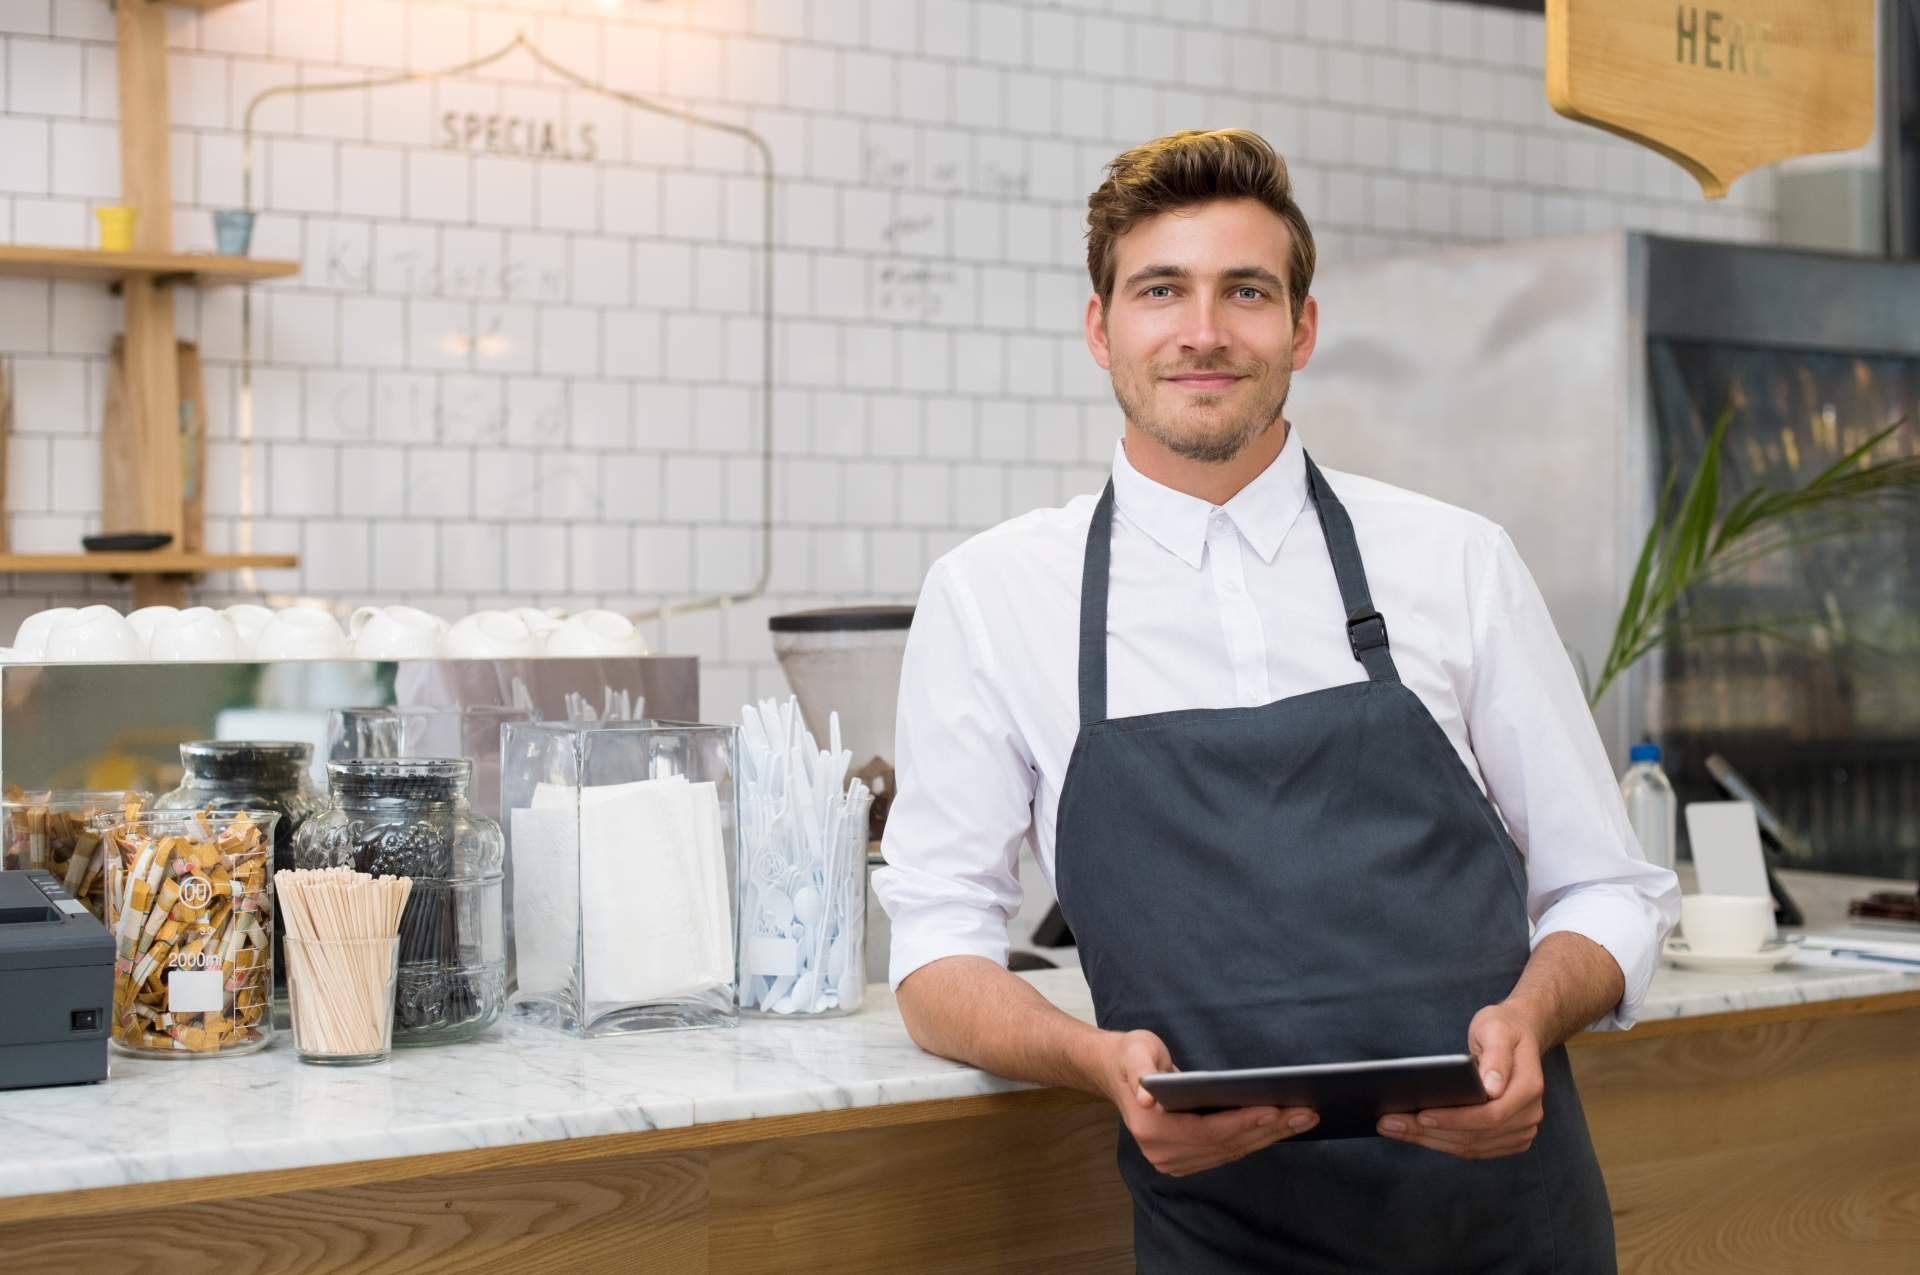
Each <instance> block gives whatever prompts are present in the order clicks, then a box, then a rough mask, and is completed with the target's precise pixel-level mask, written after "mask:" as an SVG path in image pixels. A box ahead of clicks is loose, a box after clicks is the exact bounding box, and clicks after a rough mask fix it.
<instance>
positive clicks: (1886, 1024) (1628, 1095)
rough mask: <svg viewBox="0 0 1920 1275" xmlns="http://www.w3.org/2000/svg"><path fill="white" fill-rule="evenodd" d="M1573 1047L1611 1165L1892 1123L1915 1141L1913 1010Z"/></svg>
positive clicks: (1917, 1044)
mask: <svg viewBox="0 0 1920 1275" xmlns="http://www.w3.org/2000/svg"><path fill="white" fill-rule="evenodd" d="M1571 1052H1572V1059H1573V1068H1574V1075H1575V1077H1576V1078H1577V1080H1578V1081H1579V1085H1580V1096H1581V1101H1582V1103H1583V1104H1584V1106H1585V1107H1586V1111H1587V1123H1588V1124H1589V1125H1590V1126H1591V1127H1592V1129H1593V1138H1594V1146H1595V1149H1596V1150H1597V1151H1598V1152H1599V1155H1600V1160H1601V1163H1602V1164H1603V1165H1606V1166H1608V1167H1609V1168H1612V1167H1617V1166H1625V1165H1630V1164H1635V1163H1640V1162H1645V1161H1660V1160H1667V1159H1672V1158H1676V1157H1683V1156H1691V1155H1698V1154H1702V1153H1709V1152H1714V1151H1719V1150H1723V1149H1727V1148H1732V1147H1746V1148H1749V1149H1750V1150H1759V1149H1761V1148H1765V1147H1767V1146H1768V1145H1769V1144H1772V1143H1787V1142H1793V1141H1796V1140H1800V1139H1806V1138H1814V1137H1820V1136H1829V1137H1846V1136H1847V1135H1848V1134H1849V1133H1850V1132H1866V1131H1870V1130H1874V1129H1879V1128H1886V1127H1894V1126H1902V1127H1906V1128H1908V1129H1910V1130H1911V1131H1912V1133H1913V1136H1914V1137H1915V1140H1916V1146H1920V1105H1917V1104H1915V1103H1914V1101H1913V1095H1914V1084H1915V1079H1916V1075H1917V1074H1920V1010H1902V1011H1898V1012H1895V1013H1889V1014H1867V1015H1860V1016H1857V1017H1851V1018H1828V1019H1821V1020H1816V1021H1811V1022H1807V1021H1802V1022H1785V1023H1771V1024H1765V1025H1761V1026H1757V1027H1741V1028H1735V1029H1733V1030H1730V1031H1725V1032H1716V1033H1711V1034H1707V1035H1691V1036H1674V1037H1668V1038H1666V1039H1656V1040H1648V1041H1643V1042H1641V1044H1640V1046H1639V1047H1638V1048H1635V1049H1617V1048H1603V1049H1581V1048H1575V1049H1574V1050H1572V1051H1571ZM1769 1153H1770V1154H1771V1152H1769Z"/></svg>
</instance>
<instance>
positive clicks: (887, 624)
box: [767, 606, 913, 633]
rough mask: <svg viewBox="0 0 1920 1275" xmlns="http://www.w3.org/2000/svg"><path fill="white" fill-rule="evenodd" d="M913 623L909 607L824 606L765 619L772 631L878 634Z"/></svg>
mask: <svg viewBox="0 0 1920 1275" xmlns="http://www.w3.org/2000/svg"><path fill="white" fill-rule="evenodd" d="M912 626H913V608H912V607H910V606H875V607H827V608H824V609H822V610H819V611H790V612H788V613H787V614H786V615H776V616H773V617H772V618H770V619H769V620H768V621H767V628H768V630H769V631H770V632H774V633H878V632H886V631H889V630H892V631H901V630H905V629H908V628H911V627H912Z"/></svg>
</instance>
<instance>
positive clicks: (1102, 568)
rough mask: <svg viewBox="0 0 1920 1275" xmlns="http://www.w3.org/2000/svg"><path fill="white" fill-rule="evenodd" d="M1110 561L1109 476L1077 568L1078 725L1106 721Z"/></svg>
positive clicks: (1111, 520) (1110, 483)
mask: <svg viewBox="0 0 1920 1275" xmlns="http://www.w3.org/2000/svg"><path fill="white" fill-rule="evenodd" d="M1112 560H1113V479H1111V478H1109V479H1107V489H1106V490H1105V491H1103V492H1101V493H1100V503H1099V504H1097V505H1095V506H1094V507H1093V524H1092V525H1091V526H1089V527H1088V528H1087V556H1086V559H1085V561H1084V563H1083V564H1082V565H1081V568H1080V724H1081V725H1082V726H1091V725H1093V724H1094V723H1095V722H1104V721H1106V720H1107V575H1108V572H1107V567H1108V566H1109V565H1110V563H1111V562H1112Z"/></svg>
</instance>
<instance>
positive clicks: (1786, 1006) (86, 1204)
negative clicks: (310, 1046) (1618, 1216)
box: [0, 970, 1920, 1222]
mask: <svg viewBox="0 0 1920 1275" xmlns="http://www.w3.org/2000/svg"><path fill="white" fill-rule="evenodd" d="M1045 973H1046V974H1048V975H1051V976H1052V978H1051V979H1049V978H1045V977H1041V978H1030V981H1033V982H1035V983H1037V984H1040V985H1041V990H1042V991H1043V994H1047V993H1048V992H1049V988H1051V993H1050V999H1055V1000H1056V1001H1059V1000H1060V999H1061V998H1062V996H1063V995H1064V996H1065V998H1066V999H1067V1000H1069V1001H1071V1000H1073V999H1074V995H1073V985H1077V988H1078V991H1079V993H1080V994H1081V995H1084V986H1085V985H1084V983H1081V982H1080V981H1079V979H1078V978H1077V975H1078V971H1077V970H1075V971H1072V973H1071V975H1069V974H1068V972H1067V971H1064V970H1062V971H1046V972H1045ZM1056 984H1057V986H1055V985H1056ZM883 999H884V998H883ZM1729 1000H1739V1001H1740V1002H1742V1003H1741V1004H1738V1005H1734V1004H1728V1005H1727V1007H1726V1008H1725V1009H1719V1008H1704V1012H1702V1011H1703V1003H1705V1004H1706V1005H1711V1004H1712V1003H1713V1002H1715V1001H1729ZM1756 1000H1757V1001H1759V1002H1760V1003H1759V1004H1757V1005H1756V1004H1754V1003H1753V1002H1754V1001H1756ZM1651 1008H1652V1016H1651V1017H1647V1018H1643V1019H1642V1020H1641V1021H1640V1023H1639V1024H1638V1025H1637V1026H1635V1027H1634V1028H1633V1029H1632V1030H1631V1031H1626V1032H1608V1031H1595V1032H1585V1033H1582V1034H1581V1035H1579V1036H1577V1037H1575V1038H1574V1040H1573V1041H1572V1042H1571V1044H1572V1046H1573V1047H1574V1048H1575V1049H1577V1050H1585V1049H1590V1048H1603V1049H1614V1048H1619V1047H1621V1046H1624V1045H1627V1044H1630V1043H1631V1042H1633V1041H1635V1040H1645V1039H1648V1038H1657V1037H1663V1036H1669V1035H1675V1034H1684V1033H1693V1032H1708V1031H1723V1030H1729V1029H1737V1028H1741V1027H1746V1026H1757V1025H1761V1024H1765V1023H1777V1022H1785V1021H1796V1020H1801V1021H1814V1020H1819V1019H1823V1018H1835V1017H1848V1016H1854V1015H1860V1014H1871V1013H1884V1012H1896V1011H1901V1010H1906V1009H1912V1008H1920V980H1916V979H1914V978H1912V977H1909V976H1902V975H1898V974H1889V973H1882V972H1879V971H1874V972H1871V973H1861V974H1858V975H1849V976H1845V977H1835V976H1833V975H1831V974H1828V975H1827V976H1826V977H1824V978H1821V979H1818V980H1811V981H1801V980H1794V982H1793V984H1791V985H1785V986H1781V985H1774V986H1765V985H1761V986H1751V987H1748V986H1743V987H1740V988H1739V989H1738V991H1737V992H1736V993H1733V994H1729V993H1728V992H1726V991H1724V990H1719V989H1715V988H1712V987H1709V986H1706V985H1701V986H1697V987H1695V986H1684V985H1683V986H1681V987H1677V988H1673V989H1671V991H1670V993H1669V995H1667V996H1664V997H1662V998H1661V1003H1660V1004H1658V1005H1656V1006H1654V1007H1651ZM889 1009H890V1006H888V1007H887V1008H885V1009H883V1008H882V1007H881V1005H880V1004H876V1005H874V1006H872V1007H870V1010H869V1011H868V1012H869V1013H873V1012H879V1013H882V1014H884V1013H886V1012H888V1010H889ZM1070 1012H1076V1011H1074V1010H1072V1009H1070ZM841 1021H846V1022H856V1021H858V1018H857V1017H856V1018H855V1019H848V1020H841ZM948 1067H950V1068H951V1069H950V1070H942V1071H939V1072H936V1073H929V1074H920V1075H912V1076H902V1077H900V1078H898V1079H897V1080H896V1079H892V1078H889V1077H868V1078H866V1079H864V1080H861V1081H859V1082H855V1083H842V1084H832V1085H823V1086H818V1087H810V1088H808V1089H807V1090H806V1091H805V1092H802V1091H800V1090H794V1091H791V1092H781V1093H779V1094H740V1095H724V1096H708V1097H701V1098H690V1099H682V1100H680V1101H678V1102H668V1101H657V1102H653V1103H651V1104H646V1105H645V1106H646V1107H650V1108H651V1109H650V1110H649V1109H644V1108H643V1107H636V1108H634V1109H633V1110H625V1109H623V1108H622V1107H621V1106H620V1105H619V1104H617V1103H615V1104H611V1105H609V1107H608V1108H607V1112H606V1114H607V1115H609V1116H611V1117H612V1120H611V1121H609V1122H608V1123H611V1124H612V1125H613V1126H614V1127H612V1128H608V1127H606V1124H602V1126H601V1127H600V1128H599V1129H597V1130H595V1131H593V1132H583V1133H577V1134H576V1133H573V1132H570V1131H569V1130H568V1128H567V1127H566V1125H567V1122H568V1118H569V1117H568V1115H567V1114H564V1113H557V1112H556V1113H551V1114H541V1113H538V1112H520V1113H515V1114H513V1115H510V1116H509V1115H498V1114H496V1115H493V1116H490V1117H487V1118H484V1119H477V1120H473V1121H470V1122H466V1123H464V1124H459V1125H445V1124H443V1125H436V1126H431V1127H424V1128H414V1129H408V1130H404V1131H400V1132H394V1131H389V1130H384V1129H381V1130H366V1131H360V1132H357V1133H354V1134H352V1135H349V1136H339V1135H338V1133H336V1135H335V1136H333V1137H330V1138H321V1139H317V1140H314V1141H309V1140H307V1139H305V1138H302V1137H283V1138H280V1139H279V1140H277V1141H275V1142H272V1143H268V1144H264V1145H258V1144H257V1145H256V1146H255V1147H254V1148H252V1152H251V1154H250V1157H249V1159H250V1161H251V1163H250V1164H249V1167H248V1168H247V1170H245V1171H243V1172H237V1173H229V1174H224V1175H214V1176H185V1175H183V1174H182V1173H181V1172H180V1169H181V1167H182V1162H181V1160H180V1159H179V1158H178V1157H177V1156H175V1155H173V1154H170V1153H168V1152H166V1151H156V1152H152V1153H134V1154H120V1155H115V1156H113V1157H112V1163H111V1165H110V1167H106V1172H104V1173H102V1172H100V1170H99V1169H98V1168H96V1169H95V1170H94V1171H93V1172H92V1173H89V1174H86V1175H75V1176H95V1175H96V1174H97V1175H98V1176H108V1175H112V1176H117V1177H118V1178H119V1179H120V1180H119V1181H108V1182H102V1183H100V1184H99V1185H93V1186H73V1187H69V1188H65V1189H60V1190H54V1191H46V1192H38V1193H34V1192H23V1191H21V1190H20V1189H19V1188H20V1187H21V1186H23V1185H27V1182H26V1181H24V1180H23V1178H21V1177H14V1178H13V1179H12V1180H11V1181H5V1180H0V1222H7V1221H19V1220H25V1219H31V1218H36V1217H56V1216H83V1215H87V1214H96V1213H100V1212H104V1211H107V1210H111V1209H123V1208H134V1207H147V1208H151V1207H158V1206H162V1205H165V1204H171V1203H184V1202H190V1201H194V1200H208V1199H223V1198H225V1199H231V1198H240V1197H246V1196H260V1195H272V1194H281V1193H285V1192H292V1191H300V1190H321V1189H328V1188H338V1187H341V1186H345V1185H349V1184H352V1183H365V1182H372V1181H397V1180H404V1179H408V1178H416V1177H422V1176H430V1175H435V1174H441V1173H459V1172H466V1171H473V1170H478V1169H482V1168H490V1167H503V1166H508V1165H514V1164H537V1163H559V1162H565V1161H574V1160H588V1159H599V1158H606V1157H612V1156H621V1155H634V1154H646V1153H651V1152H672V1151H678V1150H692V1149H698V1148H701V1147H713V1146H724V1145H729V1144H737V1143H740V1142H747V1141H763V1140H769V1139H779V1138H787V1137H796V1136H805V1135H813V1134H821V1133H830V1132H836V1131H842V1130H859V1129H871V1128H881V1127H887V1126H894V1125H904V1124H913V1123H922V1122H928V1121H935V1120H945V1119H955V1118H965V1117H970V1116H979V1115H989V1114H994V1113H996V1112H1001V1111H1011V1110H1020V1109H1034V1104H1039V1105H1040V1106H1049V1105H1052V1106H1058V1105H1071V1104H1079V1103H1086V1102H1094V1101H1098V1100H1097V1099H1093V1098H1090V1097H1088V1096H1086V1095H1082V1094H1078V1093H1073V1092H1070V1091H1066V1090H1060V1089H1048V1088H1039V1087H1035V1086H1030V1085H1026V1084H1022V1083H1020V1082H1016V1081H1010V1080H1006V1079H1003V1078H1001V1077H998V1076H993V1075H990V1074H988V1073H985V1072H982V1071H979V1070H977V1069H973V1068H964V1067H958V1066H954V1065H952V1064H948ZM4 1098H5V1095H3V1094H0V1125H4V1124H5V1115H6V1109H5V1102H4ZM823 1100H824V1101H825V1103H826V1105H825V1106H822V1105H821V1103H822V1101H823ZM622 1124H631V1125H632V1126H633V1127H625V1128H623V1127H620V1126H621V1125H622ZM450 1143H451V1144H453V1145H449V1144H450ZM21 1167H25V1168H29V1169H30V1167H31V1166H21ZM194 1167H199V1166H198V1163H195V1164H194ZM9 1176H11V1175H9Z"/></svg>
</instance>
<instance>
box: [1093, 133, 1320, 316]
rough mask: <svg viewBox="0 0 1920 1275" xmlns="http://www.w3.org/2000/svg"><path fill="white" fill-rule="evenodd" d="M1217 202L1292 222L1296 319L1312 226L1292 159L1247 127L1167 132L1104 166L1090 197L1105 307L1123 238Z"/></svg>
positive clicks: (1310, 261) (1290, 271)
mask: <svg viewBox="0 0 1920 1275" xmlns="http://www.w3.org/2000/svg"><path fill="white" fill-rule="evenodd" d="M1216 199H1257V200H1259V201H1260V202H1261V203H1263V204H1265V205H1266V206H1267V207H1268V208H1271V209H1272V210H1273V211H1274V213H1275V215H1277V216H1278V217H1279V218H1280V219H1281V220H1282V221H1284V222H1286V223H1287V230H1288V232H1289V236H1290V237H1291V239H1292V241H1293V253H1292V257H1291V259H1290V260H1289V261H1288V262H1287V291H1288V292H1289V293H1290V294H1291V295H1290V296H1289V297H1288V301H1289V303H1290V304H1291V306H1292V307H1293V317H1294V319H1295V321H1296V322H1297V321H1298V320H1299V318H1300V309H1301V307H1302V306H1303V305H1305V304H1306V300H1307V291H1308V289H1309V288H1311V287H1312V286H1313V266H1314V259H1315V254H1314V247H1313V231H1312V230H1311V229H1310V228H1309V227H1308V226H1307V217H1306V214H1305V213H1303V212H1301V211H1300V205H1299V204H1297V203H1295V202H1294V200H1293V183H1292V182H1291V181H1290V180H1288V178H1287V162H1286V161H1285V160H1284V159H1281V158H1280V156H1279V155H1277V154H1276V153H1274V149H1273V147H1271V146H1269V145H1267V141H1266V139H1265V138H1263V137H1261V136H1260V135H1259V134H1258V133H1250V132H1248V131H1247V130H1246V129H1244V128H1216V129H1213V130H1211V131H1208V132H1204V133H1203V132H1198V131H1195V130H1192V129H1188V130H1186V131H1183V132H1179V133H1169V134H1167V136H1165V137H1156V138H1154V139H1153V140H1152V141H1150V142H1147V143H1145V144H1144V145H1140V146H1136V147H1134V148H1133V149H1132V150H1128V151H1123V152H1121V153H1120V154H1119V155H1116V156H1115V157H1114V158H1113V160H1112V162H1110V163H1109V164H1108V165H1107V179H1106V180H1105V181H1103V182H1101V183H1100V189H1098V190H1096V191H1094V192H1093V194H1092V195H1090V196H1088V197H1087V273H1088V274H1089V275H1091V276H1092V277H1093V290H1094V292H1095V293H1097V294H1098V295H1099V297H1100V305H1101V307H1102V308H1103V309H1104V308H1105V307H1106V306H1108V305H1109V304H1111V303H1112V301H1113V274H1114V261H1113V246H1114V242H1115V241H1116V240H1118V239H1119V238H1120V236H1121V235H1124V234H1126V233H1127V231H1129V230H1131V229H1133V228H1134V227H1135V226H1137V225H1139V224H1140V223H1141V222H1143V221H1145V220H1147V219H1148V218H1149V217H1157V216H1159V215H1160V214H1161V213H1165V212H1172V211H1173V210H1175V209H1177V208H1190V207H1192V206H1194V205H1196V204H1205V203H1211V202H1212V201H1214V200H1216Z"/></svg>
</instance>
